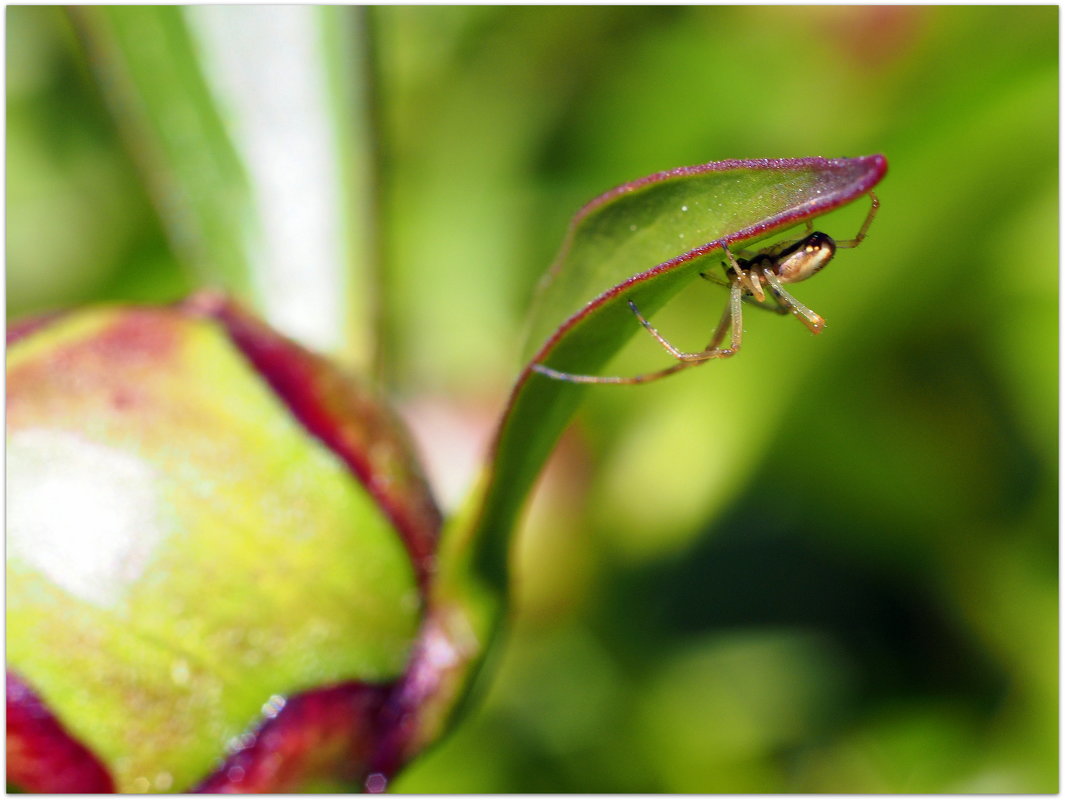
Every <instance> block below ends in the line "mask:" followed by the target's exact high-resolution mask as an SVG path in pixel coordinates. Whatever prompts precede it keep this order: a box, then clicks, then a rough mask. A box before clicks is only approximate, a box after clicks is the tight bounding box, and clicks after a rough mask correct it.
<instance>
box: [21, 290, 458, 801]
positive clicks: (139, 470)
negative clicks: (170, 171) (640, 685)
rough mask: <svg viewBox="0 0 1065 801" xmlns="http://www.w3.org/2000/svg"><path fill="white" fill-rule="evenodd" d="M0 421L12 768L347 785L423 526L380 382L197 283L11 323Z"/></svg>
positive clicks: (416, 481)
mask: <svg viewBox="0 0 1065 801" xmlns="http://www.w3.org/2000/svg"><path fill="white" fill-rule="evenodd" d="M7 426H8V428H7V503H8V509H7V516H8V531H7V536H8V562H7V565H8V566H7V582H8V589H7V605H8V610H7V657H8V693H7V699H8V735H7V742H8V780H9V782H12V783H13V784H14V785H15V786H17V787H18V788H20V789H23V790H28V791H52V792H66V791H81V792H99V791H106V790H112V789H113V790H116V791H119V792H150V791H167V790H169V791H188V790H191V789H197V788H198V789H201V790H206V791H218V790H229V791H249V792H256V791H258V792H262V791H274V792H276V791H294V790H301V789H308V788H314V787H317V788H327V787H334V788H338V787H341V786H345V785H343V784H342V783H343V782H353V781H354V782H363V781H365V780H366V778H367V775H368V771H369V770H370V766H371V763H372V762H373V760H374V758H375V757H374V754H375V751H377V750H378V748H379V744H380V743H381V742H383V741H385V740H387V739H388V738H389V737H393V738H394V733H393V732H390V731H388V730H387V723H386V722H387V721H388V720H390V719H391V717H392V716H390V715H389V714H387V712H388V704H389V698H390V697H391V696H392V695H393V694H394V692H395V690H396V688H397V687H399V686H401V684H402V681H403V678H404V674H405V672H406V671H407V670H408V665H409V660H410V657H411V654H412V652H413V651H414V650H415V648H416V646H417V644H418V632H419V626H420V625H421V623H422V617H423V614H424V607H425V593H426V589H427V587H428V585H429V579H430V574H431V560H432V555H433V550H434V546H435V542H436V538H437V535H438V531H439V526H440V518H439V514H438V512H437V510H436V507H435V505H434V504H433V501H432V499H431V497H430V495H429V492H428V489H427V486H426V484H425V482H424V480H423V479H422V476H421V473H420V471H419V469H418V467H417V463H416V461H415V459H414V458H413V456H412V451H411V448H410V446H409V444H408V440H407V438H406V435H405V433H404V431H403V430H402V428H401V426H400V425H399V423H398V422H397V419H396V418H395V417H394V416H393V415H392V414H391V413H390V412H389V411H388V410H387V409H386V408H385V407H383V406H382V404H381V402H380V400H378V399H377V398H375V397H374V396H373V395H372V394H371V393H370V392H368V391H367V389H366V388H365V387H363V386H361V385H360V384H359V383H357V382H356V381H354V380H353V379H351V378H350V377H348V376H345V375H344V374H342V373H341V372H339V371H338V370H337V369H336V368H335V367H334V366H332V365H331V364H330V363H328V362H327V361H326V360H324V359H322V358H320V357H318V356H315V355H313V354H311V353H309V352H308V351H306V350H304V349H303V348H301V347H299V346H298V345H296V344H294V343H292V342H290V341H288V340H286V339H284V338H283V337H281V336H280V335H278V334H276V333H275V332H273V331H271V330H270V329H269V328H267V327H266V326H265V325H264V324H262V323H261V322H259V321H257V320H256V319H254V318H253V317H251V316H250V315H248V314H247V313H245V312H243V311H242V310H241V309H240V308H238V307H237V306H235V305H234V304H232V303H231V302H229V301H228V300H226V299H225V298H223V297H221V296H218V295H214V294H209V293H205V294H200V295H196V296H194V297H192V298H190V299H189V300H187V301H185V302H184V303H182V304H179V305H177V306H173V307H165V308H144V307H137V308H131V307H109V308H98V309H88V310H84V311H78V312H71V313H68V314H60V315H55V316H52V317H49V318H41V319H38V320H35V321H30V322H29V323H26V324H21V325H19V326H16V327H15V328H13V329H12V331H11V333H10V334H9V347H8V364H7ZM375 775H376V774H375ZM338 782H339V783H340V784H338Z"/></svg>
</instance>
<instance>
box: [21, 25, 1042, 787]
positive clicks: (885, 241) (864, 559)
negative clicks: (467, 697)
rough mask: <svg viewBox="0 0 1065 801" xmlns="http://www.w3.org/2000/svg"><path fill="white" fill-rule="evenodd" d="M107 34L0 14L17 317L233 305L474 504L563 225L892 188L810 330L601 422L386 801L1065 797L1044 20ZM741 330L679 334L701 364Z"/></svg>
mask: <svg viewBox="0 0 1065 801" xmlns="http://www.w3.org/2000/svg"><path fill="white" fill-rule="evenodd" d="M107 13H110V14H111V17H110V18H106V17H105V14H104V12H100V11H98V10H94V9H90V10H85V11H82V12H77V13H76V16H75V17H73V18H72V17H70V16H67V14H66V13H65V12H63V11H62V10H60V9H57V8H47V7H9V8H8V9H7V54H8V55H7V135H8V138H7V145H8V150H7V176H8V180H7V250H6V256H7V312H8V315H9V318H10V317H15V316H20V315H23V314H26V313H31V312H36V311H41V310H44V309H49V308H54V307H57V306H67V305H72V304H81V303H87V302H95V301H101V300H147V301H163V302H165V301H169V300H172V299H174V298H176V297H178V296H180V295H181V294H182V293H184V292H186V291H188V290H190V289H191V288H192V287H194V286H197V285H199V284H202V283H222V284H223V285H226V286H229V287H230V288H232V289H233V290H234V291H237V292H239V293H241V294H243V295H244V296H246V297H247V298H249V299H250V300H251V302H253V303H255V304H256V305H257V306H259V307H260V309H262V310H263V312H264V313H265V314H266V315H267V316H268V317H269V318H270V319H271V320H272V321H273V322H275V324H277V325H279V326H281V327H282V328H283V329H284V330H287V331H288V332H289V333H292V334H293V335H295V336H299V337H300V338H302V339H303V340H304V341H306V342H309V343H310V344H313V345H315V346H316V347H320V348H322V349H325V350H331V351H333V352H334V353H335V354H337V355H338V356H339V357H340V358H342V359H344V360H345V361H347V362H348V363H349V364H351V365H352V366H354V367H358V368H360V369H363V370H370V371H372V372H373V373H374V374H375V375H376V376H377V377H378V378H379V379H380V380H381V382H382V383H383V384H384V385H385V386H386V387H387V388H388V390H389V391H390V392H391V393H392V395H393V396H394V397H395V398H396V399H397V401H398V402H399V403H400V404H401V407H402V409H403V410H404V411H405V413H406V415H407V417H408V419H409V420H410V422H411V424H412V426H413V427H414V429H415V431H416V432H417V434H418V437H419V440H420V444H421V447H422V450H423V452H424V453H425V455H426V458H427V460H428V462H429V465H430V469H431V471H432V474H433V477H434V481H435V483H436V485H437V487H438V490H439V493H440V496H441V499H442V501H443V503H444V504H445V506H448V507H449V508H453V507H454V505H455V504H456V503H457V502H458V501H459V500H460V499H461V497H462V494H463V490H464V488H465V487H466V486H467V484H468V482H469V480H470V479H471V477H472V474H473V470H474V469H475V467H476V464H477V462H478V460H479V459H480V458H482V456H483V449H484V446H485V442H486V439H487V437H488V436H489V434H490V432H491V427H492V425H493V424H494V422H495V420H496V419H497V417H498V415H499V414H500V412H501V411H502V407H503V403H504V400H505V395H506V390H507V388H508V386H509V384H510V382H511V381H512V380H513V378H514V377H515V375H516V374H517V371H518V368H519V366H520V365H519V364H518V363H517V354H518V352H519V349H520V345H521V337H522V331H523V320H524V315H525V314H526V310H527V309H528V307H529V304H530V301H531V297H532V293H533V289H534V286H535V284H536V281H537V280H538V278H539V276H540V275H541V274H542V273H543V271H544V270H545V269H546V268H547V266H548V265H549V263H550V262H551V259H552V257H553V256H554V253H555V250H556V249H557V247H558V245H559V243H560V241H561V239H562V235H563V233H564V230H565V226H566V223H567V221H568V219H569V218H570V216H571V215H572V214H573V213H574V212H575V211H576V210H577V209H578V208H579V207H580V205H581V204H583V203H584V202H585V201H587V200H589V199H591V198H592V197H593V196H595V195H597V194H599V193H601V192H603V191H605V190H606V189H609V188H610V187H612V186H614V185H616V184H619V183H621V182H623V181H626V180H630V179H633V178H636V177H639V176H641V175H644V174H647V173H651V172H654V171H657V170H660V169H666V168H670V167H674V166H679V165H685V164H696V163H700V162H705V161H711V160H719V159H726V158H756V157H766V156H772V157H780V156H810V155H824V156H853V155H863V154H870V153H884V154H885V155H886V156H887V157H888V160H889V162H890V169H889V173H888V176H887V178H886V179H885V181H884V182H883V183H882V184H881V186H880V187H879V188H878V190H877V191H878V194H879V195H880V197H881V200H882V203H883V205H882V209H881V212H880V215H879V217H878V218H877V220H876V222H875V223H874V225H873V228H872V230H871V232H870V236H869V238H868V240H867V241H866V242H865V243H864V244H863V245H862V246H861V247H860V248H859V249H857V250H854V251H844V252H842V253H841V254H840V255H839V256H838V257H837V260H836V261H835V262H834V263H833V264H832V265H831V267H830V269H828V270H826V271H825V272H824V273H823V274H821V275H819V276H818V277H817V279H816V280H815V281H811V282H809V283H808V284H803V285H801V286H800V287H797V288H796V295H797V296H798V297H799V299H800V300H802V301H803V302H804V303H806V304H807V305H809V306H811V307H812V308H813V309H814V310H816V311H818V312H819V313H821V314H822V315H823V316H824V317H825V318H826V319H827V320H828V323H829V327H828V329H827V330H826V332H825V333H824V334H823V335H822V336H820V337H817V338H816V339H814V338H812V337H811V336H810V334H809V333H808V332H807V331H806V330H805V329H804V328H803V327H802V326H800V325H798V324H796V323H794V322H792V321H790V320H787V319H783V318H777V317H775V316H772V315H761V314H756V313H753V312H752V313H751V314H749V315H747V317H746V318H745V321H746V325H745V327H746V330H747V336H746V339H745V343H744V351H743V353H742V355H741V356H739V357H738V358H736V359H733V360H729V361H728V362H721V363H711V364H710V365H707V366H705V367H703V368H702V369H698V370H691V371H688V372H686V373H683V374H681V375H678V376H675V377H673V378H671V379H668V380H666V381H662V382H659V383H656V384H652V385H648V386H644V387H593V388H591V389H590V390H589V391H588V393H587V401H586V403H585V405H584V407H583V408H582V411H581V413H580V414H579V415H578V418H577V420H576V422H575V425H574V426H573V427H572V428H571V430H570V431H569V433H568V434H567V435H566V437H565V438H564V439H563V442H562V444H561V446H560V448H559V450H558V452H557V453H556V455H555V457H554V459H553V461H552V464H551V466H550V468H549V470H548V472H547V474H546V476H545V478H544V480H543V481H542V483H541V486H540V489H539V491H538V494H537V497H536V499H535V501H534V503H533V505H532V508H531V510H530V514H529V515H528V517H527V520H526V524H525V525H524V526H523V528H522V531H521V532H520V536H519V539H518V542H517V547H516V550H515V608H514V611H513V614H512V625H511V627H510V631H509V635H508V637H507V638H506V640H505V642H504V643H503V647H502V648H501V649H500V650H499V652H498V653H497V654H496V658H495V660H494V661H493V662H492V663H491V664H490V665H489V669H488V672H487V673H486V676H485V678H486V681H484V682H482V684H481V688H482V690H481V693H480V697H479V700H478V703H477V704H476V705H475V706H474V707H473V709H472V711H471V713H470V714H469V715H468V716H467V717H465V718H464V719H463V720H462V722H461V724H460V725H459V727H458V728H457V729H456V731H455V732H454V733H453V734H452V736H451V737H450V738H449V739H448V740H446V741H445V742H444V743H442V744H441V745H440V746H439V747H438V748H436V749H435V750H433V751H432V752H431V753H429V754H428V755H427V756H425V757H424V758H422V759H421V760H420V761H419V762H417V763H416V764H415V765H414V766H412V767H411V768H410V769H409V770H408V771H407V772H406V774H404V775H403V776H402V777H401V779H400V780H399V781H398V782H397V784H396V785H395V789H397V790H402V791H408V792H541V791H550V792H618V793H622V792H846V793H874V792H954V793H959V792H962V793H964V792H1000V793H1001V792H1042V793H1050V792H1055V791H1056V790H1057V786H1058V595H1057V592H1058V550H1057V548H1058V544H1057V520H1058V509H1057V487H1058V442H1057V437H1058V431H1057V409H1058V398H1057V387H1058V372H1057V370H1058V352H1057V343H1058V325H1057V321H1058V317H1057V309H1058V306H1057V298H1058V286H1057V280H1058V164H1057V159H1058V13H1059V12H1058V9H1057V8H1056V7H1050V6H1044V7H997V8H993V7H970V8H966V7H957V6H955V7H919V6H908V7H881V8H878V7H850V8H848V7H817V8H813V7H810V8H803V7H787V8H781V7H756V6H748V7H734V8H729V7H715V8H699V7H676V8H640V7H625V8H610V7H581V8H577V7H554V8H537V7H527V8H520V7H506V8H494V7H468V8H458V7H407V8H404V7H381V8H372V9H370V10H368V11H360V10H357V9H347V8H333V9H317V8H313V7H300V8H297V7H289V8H280V7H273V8H254V7H234V8H232V9H230V10H229V12H228V13H229V17H228V18H227V19H221V20H220V19H219V17H218V15H217V14H215V15H214V16H213V17H212V15H211V12H210V11H206V12H205V11H204V10H203V8H198V9H192V10H181V9H172V10H170V12H167V13H168V14H169V17H168V20H169V21H168V22H167V23H166V25H164V26H160V27H158V29H155V28H152V27H151V26H150V25H149V24H148V22H149V20H148V17H143V16H142V17H137V16H136V15H137V14H138V13H140V14H145V13H147V12H144V11H139V12H138V11H136V10H128V11H121V10H119V11H111V12H107ZM122 14H128V15H130V16H128V17H122V18H120V19H116V18H115V15H118V16H119V17H121V15H122ZM226 25H228V26H229V28H226V27H225V26H226ZM123 26H126V27H125V32H123ZM181 30H185V31H186V39H187V41H186V40H185V39H181V38H180V37H178V38H175V33H174V32H175V31H178V32H180V31H181ZM219 30H221V31H222V33H221V34H219ZM227 30H228V31H229V32H230V33H229V34H227V33H226V31H227ZM233 30H238V31H244V32H245V33H246V34H248V35H247V36H246V37H245V38H246V39H248V40H249V41H240V40H239V37H234V36H232V31H233ZM116 32H117V33H116ZM249 32H250V33H249ZM109 37H110V38H109ZM131 42H132V44H130V43H131ZM279 42H280V43H281V46H280V47H279V46H278V43H279ZM116 43H117V45H116ZM220 43H221V44H220ZM169 47H174V48H178V49H180V48H182V47H185V48H187V49H188V50H189V52H190V53H192V54H193V55H194V56H195V57H196V58H195V59H194V60H193V61H192V62H189V63H188V64H181V63H180V61H179V60H178V59H176V58H169V59H164V61H159V62H158V63H157V64H156V66H155V67H152V66H151V65H152V61H151V58H152V57H155V58H157V59H160V58H164V57H165V55H166V54H167V52H168V51H167V48H169ZM123 48H125V49H123ZM138 48H139V49H138ZM227 54H228V56H229V58H228V60H227V58H226V56H227ZM234 62H235V63H234ZM159 64H168V65H169V66H165V67H164V66H159ZM130 65H132V66H130ZM249 68H250V69H249ZM242 69H243V73H241V70H242ZM123 70H125V72H124V71H123ZM168 70H169V72H168ZM181 70H186V71H187V73H188V75H192V78H194V79H195V80H196V81H201V82H202V88H203V92H202V93H201V94H200V95H196V96H193V97H192V98H191V100H190V99H188V98H186V99H185V101H180V100H172V98H171V96H170V95H171V94H172V93H173V91H174V90H173V86H172V85H171V84H170V83H168V81H172V80H173V79H174V76H175V75H178V77H179V78H180V77H181V75H180V71H181ZM249 72H250V73H251V75H252V77H253V78H254V77H256V73H257V72H258V73H261V75H259V76H258V77H259V78H260V79H262V78H263V76H265V77H266V79H267V80H268V83H266V84H265V88H264V84H263V83H262V82H260V83H259V84H254V83H252V84H251V88H248V87H249V85H248V84H247V80H248V78H247V73H249ZM235 73H237V74H238V77H237V78H236V79H234V77H233V75H234V74H235ZM241 74H243V76H244V77H243V78H241V77H240V75H241ZM186 77H187V76H186ZM190 80H191V79H190ZM241 80H244V81H245V83H241ZM130 86H133V87H134V89H133V90H130V89H129V87H130ZM123 87H125V88H123ZM138 92H139V93H140V95H139V96H140V97H142V99H143V98H146V99H144V100H143V102H142V108H143V109H147V111H144V112H143V113H141V112H138V107H137V103H136V102H135V99H136V98H137V97H138ZM131 98H134V100H131ZM182 102H184V103H185V105H184V106H182V105H181V103H182ZM271 103H272V104H273V106H272V107H271V106H270V104H271ZM263 106H266V107H267V108H266V111H265V112H264V111H263V109H262V107H263ZM211 108H213V109H214V110H215V111H214V113H215V115H216V116H215V117H212V118H211V119H210V120H209V122H204V119H205V118H201V117H198V116H197V115H198V114H200V113H202V112H203V110H204V109H211ZM271 108H272V110H271ZM279 109H280V111H279ZM145 121H148V123H150V124H146V123H145ZM301 126H302V127H301ZM278 143H282V144H281V145H280V146H279V145H278ZM271 147H273V150H271ZM279 163H282V166H281V167H280V168H276V169H275V167H276V165H277V164H279ZM271 165H274V166H271ZM271 170H273V171H271ZM859 207H860V208H859ZM308 209H309V210H310V211H311V212H312V213H305V212H307V210H308ZM315 210H317V211H315ZM865 210H866V207H865V205H864V201H863V202H861V203H858V204H855V206H854V207H852V208H848V209H844V210H841V211H839V212H836V213H835V214H833V215H832V216H831V217H829V218H825V219H824V221H823V222H822V223H819V227H820V228H822V229H824V230H827V231H829V233H831V234H832V235H834V236H837V237H838V238H841V239H845V238H849V237H850V236H852V235H853V232H854V231H855V230H856V228H857V225H858V224H859V222H860V220H861V218H862V215H864V213H865ZM197 215H198V216H197ZM219 221H221V222H219ZM323 221H331V222H329V223H328V224H326V222H323ZM283 231H287V232H288V233H287V235H288V237H289V238H288V240H286V241H287V244H281V245H277V246H275V242H276V241H278V240H276V239H275V237H277V236H278V235H279V233H280V232H283ZM219 254H228V255H224V256H222V255H219ZM277 254H281V256H280V257H279V256H278V255H277ZM212 259H213V261H212ZM304 260H306V261H304ZM270 262H272V263H273V266H270V267H269V268H267V267H264V266H263V265H266V264H267V263H270ZM312 262H313V264H312ZM648 266H650V265H648ZM271 270H272V271H273V272H270V271H271ZM294 287H295V289H298V290H299V292H297V291H295V289H294ZM315 292H317V293H318V294H317V295H316V294H315ZM300 293H303V294H302V295H301V294H300ZM297 295H299V297H296V296H297ZM316 298H318V299H322V298H324V299H325V300H316ZM301 299H302V300H301ZM724 300H725V298H724V293H723V292H721V290H720V289H717V288H715V287H713V286H710V285H705V286H703V285H701V284H700V285H693V286H692V287H691V288H690V289H688V290H686V291H685V292H684V293H682V295H681V297H679V298H678V299H677V300H676V301H675V302H674V303H673V304H671V306H670V307H669V308H668V309H666V310H665V311H664V312H663V313H662V314H661V315H660V316H658V317H656V320H655V322H656V324H658V325H660V327H661V328H662V330H663V331H664V332H665V333H666V334H667V336H669V337H670V338H671V339H673V341H674V342H676V343H677V344H678V345H680V346H682V347H686V348H688V347H690V348H697V347H701V346H702V344H703V343H704V342H705V340H706V339H707V337H708V335H709V332H710V331H711V330H712V328H713V325H714V324H715V323H716V321H717V318H718V315H719V313H720V310H721V307H722V304H723V303H724ZM326 301H328V303H329V304H332V305H331V306H330V307H329V311H328V313H325V312H323V313H322V314H318V313H317V311H316V309H318V308H324V307H323V306H322V304H323V303H326ZM301 303H302V305H301ZM316 304H318V305H317V306H316ZM311 318H313V319H311ZM316 325H317V326H318V327H317V328H316V327H315V326H316ZM647 339H649V338H647ZM656 347H657V346H655V345H654V343H653V342H646V341H644V340H643V339H641V338H639V337H637V338H634V340H633V345H632V346H630V348H628V349H627V350H626V351H625V352H624V353H623V354H621V355H620V356H619V357H618V359H616V360H615V362H614V364H613V365H612V370H611V371H612V372H616V373H622V374H625V373H636V372H640V371H641V370H646V369H653V368H656V367H659V366H665V364H667V363H668V358H667V357H666V356H665V354H663V353H662V352H661V351H660V350H657V349H656Z"/></svg>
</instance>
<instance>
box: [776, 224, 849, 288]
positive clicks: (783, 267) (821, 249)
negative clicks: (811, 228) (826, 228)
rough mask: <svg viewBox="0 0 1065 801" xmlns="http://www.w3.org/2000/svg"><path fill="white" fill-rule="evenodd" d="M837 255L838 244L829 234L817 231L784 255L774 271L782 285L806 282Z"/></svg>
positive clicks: (779, 258) (778, 260)
mask: <svg viewBox="0 0 1065 801" xmlns="http://www.w3.org/2000/svg"><path fill="white" fill-rule="evenodd" d="M835 255H836V243H835V242H834V241H833V239H832V237H830V236H829V235H828V234H823V233H821V232H820V231H815V232H814V233H812V234H810V235H809V236H808V237H806V238H805V239H802V240H800V241H799V242H796V243H795V245H793V246H792V247H791V248H789V249H788V250H786V251H785V252H784V253H782V254H781V255H780V256H779V257H778V259H777V263H776V264H775V265H774V267H773V271H774V272H775V273H776V274H777V275H778V276H779V277H780V282H781V283H782V284H794V283H797V282H799V281H805V280H806V279H807V278H809V277H810V276H811V275H813V274H814V273H816V272H817V271H818V270H820V269H821V268H822V267H824V266H825V265H826V264H828V263H829V262H830V261H832V257H833V256H835Z"/></svg>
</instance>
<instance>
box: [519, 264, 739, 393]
mask: <svg viewBox="0 0 1065 801" xmlns="http://www.w3.org/2000/svg"><path fill="white" fill-rule="evenodd" d="M743 292H744V290H743V286H742V285H741V284H740V281H739V279H738V278H737V279H735V280H733V281H732V284H731V286H730V288H729V304H728V306H727V307H726V308H725V311H724V313H723V314H722V315H721V321H720V322H719V323H718V324H717V328H716V329H714V335H713V337H711V339H710V342H709V343H707V345H706V347H705V348H704V349H703V350H701V351H697V352H695V353H685V352H684V351H681V350H679V349H677V348H675V347H674V346H673V345H672V344H671V343H670V342H669V340H667V339H666V338H665V337H664V336H662V335H661V334H660V333H659V332H658V330H657V329H656V328H655V327H654V326H653V325H651V323H650V321H649V320H648V319H647V318H646V317H644V316H643V314H642V313H641V312H640V310H639V308H637V306H636V304H635V303H633V302H632V301H631V300H630V301H628V304H629V308H630V309H631V310H632V313H633V314H635V315H636V319H637V320H639V321H640V325H642V326H643V327H644V328H646V329H647V330H648V331H649V332H650V333H651V336H653V337H654V338H655V339H656V340H658V342H659V343H660V344H661V345H662V347H664V348H665V349H666V350H667V351H669V352H670V353H671V354H672V355H673V356H674V358H676V359H677V363H676V364H673V365H670V366H669V367H666V368H664V369H662V370H656V371H654V372H653V373H641V374H640V375H634V376H602V375H580V374H578V373H566V372H562V371H561V370H555V369H554V368H552V367H548V366H547V365H544V364H534V365H533V366H532V369H533V370H535V371H536V372H538V373H541V374H542V375H546V376H548V377H549V378H554V379H558V380H560V381H572V382H574V383H577V384H643V383H646V382H648V381H655V380H657V379H659V378H665V377H666V376H667V375H673V373H679V372H680V371H681V370H686V369H688V368H689V367H694V366H696V365H699V364H703V363H705V362H708V361H710V360H711V359H727V358H728V357H729V356H734V355H736V353H737V352H738V351H739V349H740V345H741V344H742V341H743ZM727 332H731V335H730V339H729V345H728V347H725V348H723V347H720V345H721V341H722V340H723V339H724V338H725V334H726V333H727Z"/></svg>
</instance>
